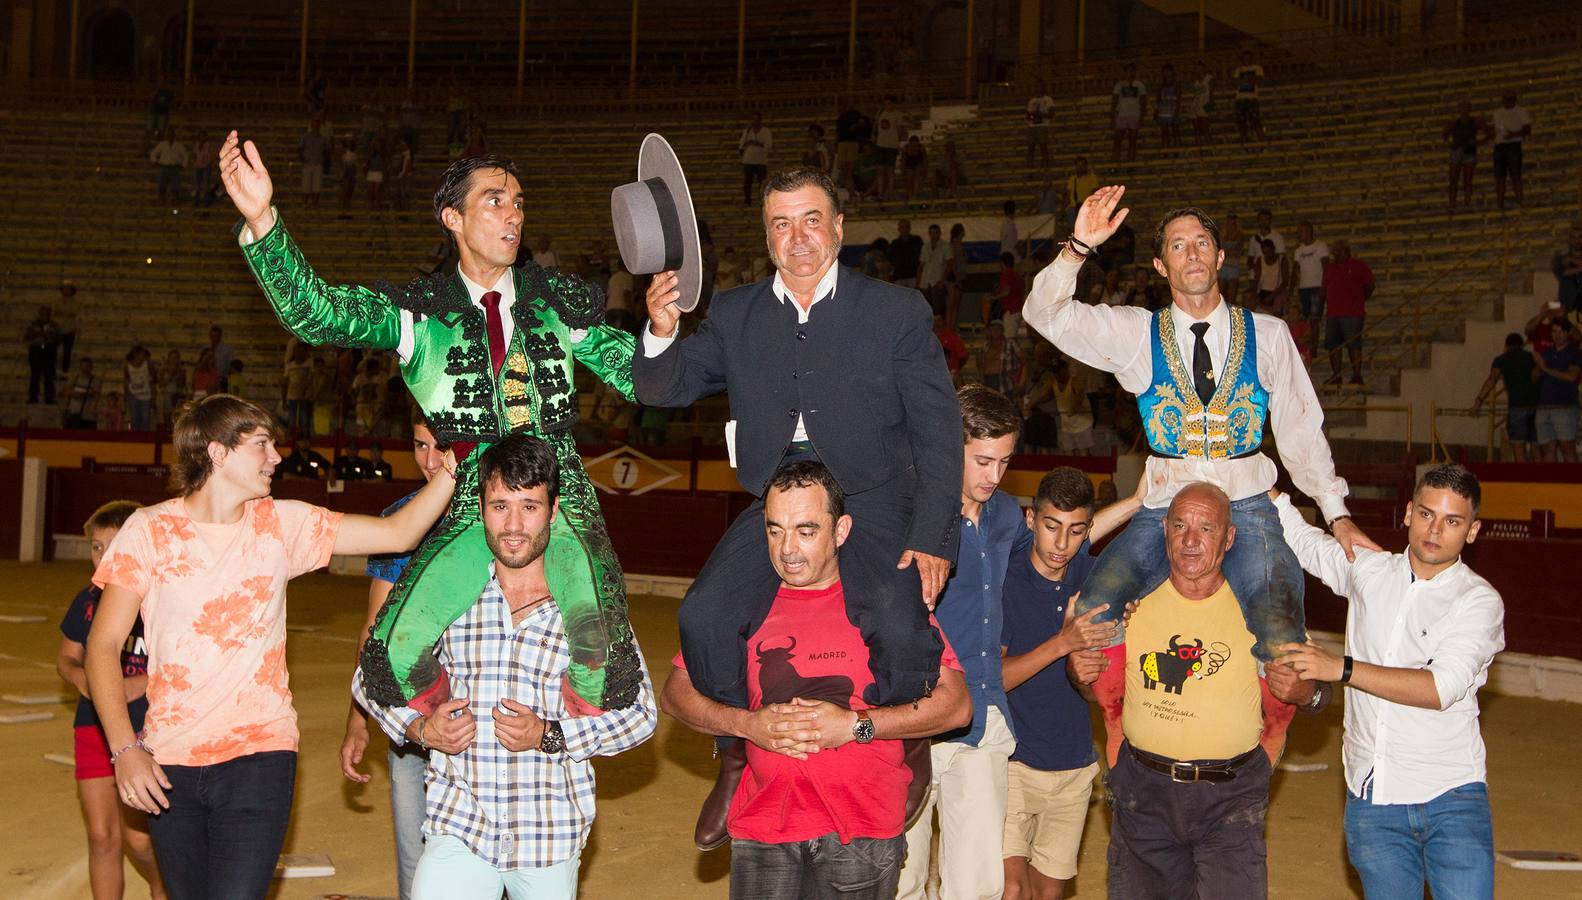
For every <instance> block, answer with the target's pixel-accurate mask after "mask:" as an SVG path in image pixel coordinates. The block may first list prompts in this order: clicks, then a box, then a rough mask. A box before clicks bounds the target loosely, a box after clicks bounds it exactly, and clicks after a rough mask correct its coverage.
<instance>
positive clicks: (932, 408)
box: [892, 294, 962, 559]
mask: <svg viewBox="0 0 1582 900" xmlns="http://www.w3.org/2000/svg"><path fill="white" fill-rule="evenodd" d="M913 296H914V297H916V298H917V302H916V303H915V304H914V306H913V308H912V309H911V310H910V311H909V312H908V313H907V314H904V315H902V316H901V323H900V325H901V330H900V333H899V334H898V335H897V337H896V342H895V355H894V358H893V360H892V365H894V367H895V383H896V384H897V385H898V386H899V387H900V389H901V405H902V406H903V407H904V408H905V409H906V427H907V431H908V432H910V437H911V442H912V464H913V466H915V467H916V470H917V488H916V492H917V493H916V500H915V501H914V502H913V505H912V524H911V526H910V527H909V528H908V529H907V535H906V548H907V549H908V550H915V551H917V552H919V553H927V554H930V555H932V556H940V557H945V558H947V559H955V557H956V540H957V537H958V535H957V534H956V523H957V519H958V516H959V514H960V512H961V464H962V458H961V429H960V428H959V427H958V425H957V423H959V422H960V421H961V404H960V403H959V402H958V401H957V400H956V389H955V386H954V385H953V384H952V383H951V380H950V370H949V369H947V368H946V367H945V351H944V349H943V348H942V347H941V346H940V344H939V339H938V338H936V337H934V326H933V313H932V312H931V311H930V310H929V308H928V305H927V304H926V303H924V302H923V301H922V297H921V296H920V295H917V294H914V295H913Z"/></svg>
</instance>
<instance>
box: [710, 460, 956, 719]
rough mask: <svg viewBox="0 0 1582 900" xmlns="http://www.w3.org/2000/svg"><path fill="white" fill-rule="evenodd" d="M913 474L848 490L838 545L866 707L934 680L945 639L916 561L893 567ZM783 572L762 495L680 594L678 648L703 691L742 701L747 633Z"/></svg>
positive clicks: (918, 692) (899, 698)
mask: <svg viewBox="0 0 1582 900" xmlns="http://www.w3.org/2000/svg"><path fill="white" fill-rule="evenodd" d="M912 477H913V476H912V475H911V473H910V472H909V473H907V474H906V475H904V476H902V477H900V478H897V479H895V480H894V481H892V482H891V483H890V484H886V485H882V486H880V487H877V488H874V489H872V490H868V491H863V492H862V493H859V494H852V495H851V496H849V497H847V498H846V512H847V514H848V515H850V516H851V518H852V527H851V535H850V536H849V537H848V538H846V543H845V545H844V546H842V547H841V549H840V575H841V583H842V585H843V586H844V588H845V593H846V616H847V618H849V619H850V620H851V623H852V624H853V625H855V626H857V630H858V631H860V632H861V633H862V637H863V640H864V641H865V642H866V643H867V645H868V652H869V658H868V667H869V668H870V669H871V670H872V671H873V677H874V684H872V685H870V686H869V687H868V690H867V691H865V692H864V694H863V699H865V700H866V701H867V702H868V703H869V704H871V705H873V706H893V705H897V704H901V703H910V702H912V701H913V700H916V699H918V698H919V697H922V696H924V695H925V694H927V693H928V692H929V691H930V690H932V689H933V686H934V683H935V682H936V681H938V679H939V657H940V651H941V649H942V647H943V645H942V644H941V642H940V638H939V634H938V633H937V632H936V631H935V630H934V629H933V626H931V625H929V623H928V609H927V608H926V607H925V606H923V587H922V582H921V581H919V580H918V575H917V567H916V566H908V567H906V568H905V569H897V568H896V567H895V564H896V563H897V562H898V561H900V559H901V553H902V552H903V550H904V547H903V546H902V545H903V544H904V543H905V540H904V535H905V534H906V530H907V526H908V525H909V524H910V523H911V517H912V486H911V479H912ZM779 585H780V576H779V575H776V574H775V570H774V566H773V565H771V564H770V561H769V544H768V540H767V539H766V538H765V537H764V504H763V500H762V499H759V500H757V501H755V502H754V503H753V504H752V505H751V506H749V507H747V509H746V511H744V512H743V513H742V514H741V515H740V516H738V517H737V519H736V521H735V522H734V523H732V524H731V527H730V529H729V530H728V531H726V532H725V536H724V537H723V538H721V539H720V543H719V546H717V547H715V548H714V552H713V553H712V554H710V556H709V561H708V562H707V563H705V564H704V566H703V571H702V572H699V573H698V577H697V579H696V580H695V581H693V582H692V587H691V588H689V589H688V590H687V596H686V599H684V600H683V601H682V602H681V612H680V615H679V620H680V625H681V652H682V656H683V658H684V659H685V661H686V664H687V674H688V676H690V678H691V680H692V683H693V685H695V686H696V687H697V689H698V691H699V692H700V693H702V694H703V695H704V696H705V697H709V698H710V699H713V700H716V701H718V702H720V703H724V704H726V705H727V706H734V707H737V708H741V709H745V708H746V706H747V640H746V639H747V637H748V636H750V635H751V634H752V633H753V632H755V631H757V630H758V627H759V626H760V625H762V624H763V622H764V619H765V618H767V617H768V615H769V607H770V606H771V605H772V604H773V603H774V597H775V592H776V590H778V588H779Z"/></svg>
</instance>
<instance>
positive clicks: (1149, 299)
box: [1116, 266, 1164, 312]
mask: <svg viewBox="0 0 1582 900" xmlns="http://www.w3.org/2000/svg"><path fill="white" fill-rule="evenodd" d="M1116 274H1117V275H1119V273H1118V272H1117V273H1116ZM1160 293H1161V292H1160V291H1159V289H1157V288H1155V287H1154V286H1153V283H1152V279H1150V278H1149V273H1148V269H1147V268H1145V267H1143V266H1137V267H1136V268H1134V269H1132V285H1131V287H1130V288H1128V289H1127V291H1126V299H1125V300H1124V301H1122V304H1121V305H1123V306H1135V307H1137V308H1138V309H1146V310H1149V311H1150V312H1151V311H1153V310H1156V309H1158V308H1160V307H1161V306H1163V305H1164V301H1163V299H1162V298H1161V297H1160Z"/></svg>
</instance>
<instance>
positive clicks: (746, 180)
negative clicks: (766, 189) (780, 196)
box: [736, 113, 774, 206]
mask: <svg viewBox="0 0 1582 900" xmlns="http://www.w3.org/2000/svg"><path fill="white" fill-rule="evenodd" d="M773 146H774V135H773V134H772V133H771V132H770V131H769V128H768V127H767V126H765V125H764V114H763V113H753V120H752V122H751V123H750V124H748V126H747V127H746V128H744V129H742V136H741V137H740V138H739V139H737V141H736V150H737V152H739V153H741V155H742V205H743V206H752V205H753V200H754V197H753V189H754V188H756V187H757V186H759V185H761V184H763V181H764V179H765V178H768V177H769V148H771V147H773Z"/></svg>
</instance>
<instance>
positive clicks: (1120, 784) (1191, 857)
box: [1105, 744, 1273, 900]
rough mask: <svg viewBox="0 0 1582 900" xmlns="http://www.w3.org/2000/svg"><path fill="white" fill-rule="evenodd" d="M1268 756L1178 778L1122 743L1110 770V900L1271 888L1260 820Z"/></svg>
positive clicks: (1204, 896)
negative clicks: (1204, 776)
mask: <svg viewBox="0 0 1582 900" xmlns="http://www.w3.org/2000/svg"><path fill="white" fill-rule="evenodd" d="M1272 771H1273V769H1272V767H1271V766H1270V765H1269V757H1268V756H1267V755H1266V754H1264V753H1263V752H1261V751H1259V752H1257V753H1254V754H1253V758H1252V759H1251V760H1250V761H1249V762H1248V763H1247V764H1246V765H1244V766H1242V767H1241V768H1240V769H1237V770H1236V777H1235V778H1234V779H1232V780H1230V781H1225V782H1220V783H1218V784H1216V783H1212V782H1206V781H1205V782H1198V783H1196V784H1179V783H1177V782H1175V781H1173V780H1171V778H1170V776H1168V775H1165V774H1163V773H1160V772H1155V771H1153V770H1151V769H1145V768H1143V767H1142V766H1140V765H1138V764H1137V761H1136V760H1135V759H1133V758H1132V753H1131V746H1130V745H1129V744H1122V745H1121V752H1120V759H1119V760H1118V761H1117V762H1116V764H1115V768H1113V769H1111V770H1110V774H1109V775H1108V777H1106V778H1105V784H1106V785H1107V786H1108V787H1109V793H1110V809H1111V811H1112V812H1113V813H1114V817H1113V818H1114V821H1113V824H1112V826H1111V829H1110V849H1109V896H1110V898H1111V900H1133V898H1136V900H1155V898H1157V900H1180V898H1183V897H1196V898H1200V900H1209V898H1214V897H1235V898H1237V900H1260V898H1264V897H1267V896H1268V895H1269V870H1268V851H1267V848H1266V846H1265V844H1264V837H1263V820H1264V814H1265V813H1266V812H1267V810H1268V808H1269V776H1270V774H1271V772H1272Z"/></svg>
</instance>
